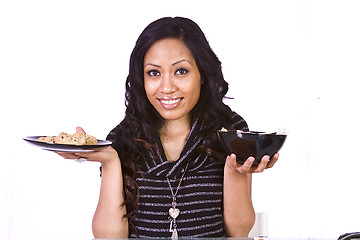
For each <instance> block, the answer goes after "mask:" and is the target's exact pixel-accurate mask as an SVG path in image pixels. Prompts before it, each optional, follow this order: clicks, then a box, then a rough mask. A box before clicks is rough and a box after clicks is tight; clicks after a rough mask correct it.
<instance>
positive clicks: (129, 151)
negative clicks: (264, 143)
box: [61, 17, 278, 238]
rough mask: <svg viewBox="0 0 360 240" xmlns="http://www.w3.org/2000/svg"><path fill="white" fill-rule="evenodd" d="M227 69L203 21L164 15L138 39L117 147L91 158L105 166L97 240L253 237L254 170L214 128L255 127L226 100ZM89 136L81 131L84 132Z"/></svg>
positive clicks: (114, 136)
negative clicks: (200, 24) (226, 145)
mask: <svg viewBox="0 0 360 240" xmlns="http://www.w3.org/2000/svg"><path fill="white" fill-rule="evenodd" d="M227 90H228V84H227V82H226V81H225V80H224V78H223V74H222V70H221V63H220V61H219V60H218V58H217V57H216V55H215V54H214V52H213V51H212V49H211V48H210V46H209V44H208V42H207V40H206V38H205V36H204V34H203V32H202V31H201V29H200V28H199V27H198V25H197V24H196V23H194V22H193V21H191V20H189V19H186V18H180V17H176V18H169V17H168V18H162V19H159V20H156V21H154V22H152V23H151V24H150V25H149V26H147V27H146V28H145V29H144V31H143V32H142V33H141V35H140V36H139V38H138V40H137V42H136V45H135V47H134V49H133V52H132V54H131V58H130V66H129V75H128V77H127V80H126V107H127V108H126V115H125V118H124V120H123V121H122V122H121V123H120V124H119V125H118V126H117V127H115V128H114V129H113V130H112V131H111V132H110V134H109V136H108V139H109V140H111V141H113V144H112V147H108V148H104V149H101V150H99V151H96V152H92V153H81V154H80V153H79V154H66V153H61V155H62V156H63V157H65V158H78V157H80V156H81V157H86V158H87V159H88V160H89V161H98V162H101V165H102V179H101V189H100V197H99V203H98V206H97V209H96V212H95V214H94V218H93V233H94V236H95V237H96V238H124V237H128V236H130V237H149V238H152V237H157V238H158V237H165V238H166V237H167V238H169V237H172V238H177V237H178V236H179V237H224V236H228V237H245V236H247V235H248V233H249V231H250V230H251V228H252V226H253V224H254V219H255V215H254V209H253V206H252V201H251V174H250V173H253V172H262V171H264V169H265V168H269V167H272V166H273V165H274V164H275V162H276V160H277V158H278V154H276V155H275V156H274V157H273V159H271V160H270V159H269V156H265V157H263V159H262V161H261V163H260V164H259V165H258V166H256V167H255V166H252V163H253V161H254V158H252V157H250V158H249V159H247V161H246V162H245V163H244V164H239V163H237V162H236V156H235V155H234V154H231V155H230V156H225V154H224V152H223V150H222V148H221V144H220V143H219V141H218V138H217V136H216V131H217V130H219V129H221V128H222V127H225V128H227V129H241V130H248V127H247V124H246V122H245V121H244V120H243V119H242V118H241V117H240V116H239V115H237V114H236V113H234V112H232V111H231V109H230V108H229V107H228V106H227V105H225V104H224V103H223V102H222V100H223V98H224V97H225V94H226V93H227ZM77 131H78V132H82V131H83V130H82V129H81V128H78V129H77Z"/></svg>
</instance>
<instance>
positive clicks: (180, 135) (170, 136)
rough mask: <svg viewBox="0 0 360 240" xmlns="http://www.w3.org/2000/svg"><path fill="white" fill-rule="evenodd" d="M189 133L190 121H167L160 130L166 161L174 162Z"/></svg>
mask: <svg viewBox="0 0 360 240" xmlns="http://www.w3.org/2000/svg"><path fill="white" fill-rule="evenodd" d="M189 132H190V121H168V122H167V123H166V124H165V125H164V126H163V127H162V128H161V130H160V139H161V143H162V146H163V149H164V152H165V155H166V158H167V160H168V161H176V160H177V159H178V158H179V157H180V154H181V152H182V150H183V148H184V145H185V142H186V139H187V137H188V135H189Z"/></svg>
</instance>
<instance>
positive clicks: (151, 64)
mask: <svg viewBox="0 0 360 240" xmlns="http://www.w3.org/2000/svg"><path fill="white" fill-rule="evenodd" d="M147 65H150V66H153V67H158V68H160V67H161V66H160V65H156V64H153V63H147V64H145V65H144V68H145V67H146V66H147Z"/></svg>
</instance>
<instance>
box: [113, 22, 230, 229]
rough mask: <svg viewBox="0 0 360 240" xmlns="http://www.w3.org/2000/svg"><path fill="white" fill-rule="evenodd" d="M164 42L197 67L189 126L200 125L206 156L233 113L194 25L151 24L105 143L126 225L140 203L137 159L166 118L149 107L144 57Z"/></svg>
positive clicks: (211, 56)
mask: <svg viewBox="0 0 360 240" xmlns="http://www.w3.org/2000/svg"><path fill="white" fill-rule="evenodd" d="M165 38H176V39H179V40H181V41H183V43H184V44H185V45H186V46H187V47H188V48H189V50H190V52H191V53H192V55H193V57H194V59H195V61H196V64H197V66H198V69H199V72H200V75H201V80H202V82H203V84H202V86H201V90H200V98H199V101H198V103H197V104H196V106H195V107H194V108H193V109H192V110H191V118H192V121H193V120H194V119H195V118H197V119H198V120H200V122H201V126H202V127H201V129H200V132H199V135H200V136H201V137H202V138H203V139H204V140H205V141H204V144H203V145H205V147H204V148H203V149H205V151H206V152H207V154H210V152H211V151H209V149H210V150H211V149H214V150H215V151H216V150H217V148H218V147H219V146H218V144H217V143H218V142H217V141H218V140H217V138H216V133H215V132H216V130H218V129H220V128H221V127H222V126H223V127H229V125H230V122H231V115H232V112H231V109H230V108H229V107H228V106H227V105H225V104H224V103H223V101H222V100H223V98H224V97H225V95H226V93H227V91H228V83H227V82H226V81H225V80H224V77H223V73H222V69H221V62H220V61H219V59H218V58H217V56H216V55H215V53H214V52H213V50H212V49H211V47H210V45H209V43H208V41H207V39H206V37H205V35H204V33H203V32H202V30H201V29H200V27H199V26H198V25H197V24H196V23H195V22H194V21H192V20H190V19H187V18H182V17H174V18H172V17H165V18H161V19H158V20H156V21H154V22H152V23H150V24H149V25H148V26H147V27H146V28H145V29H144V31H143V32H142V33H141V34H140V36H139V38H138V40H137V41H136V45H135V47H134V49H133V51H132V54H131V57H130V64H129V75H128V77H127V79H126V85H125V86H126V93H125V99H126V101H125V104H126V111H125V118H124V119H123V121H122V122H121V123H120V124H119V125H118V126H117V127H116V128H114V129H113V130H112V131H111V132H110V134H109V136H108V139H110V140H112V141H113V147H114V148H115V149H116V150H117V152H118V154H119V157H120V159H121V164H122V170H123V178H124V192H125V202H124V204H125V205H126V209H127V215H126V217H128V219H129V223H130V224H131V221H132V220H133V219H134V217H135V214H136V210H137V204H138V200H139V191H138V185H137V183H136V177H137V174H138V170H139V165H141V159H143V158H145V157H149V150H150V151H151V150H152V149H153V145H152V143H154V141H155V139H157V138H158V137H159V130H160V128H161V127H162V126H163V124H164V123H165V119H163V118H162V117H161V115H160V114H159V113H158V112H157V111H156V110H155V108H154V107H153V106H152V105H151V103H150V102H149V100H148V98H147V96H146V92H145V88H144V69H143V68H144V62H143V61H144V56H145V54H146V52H147V50H148V49H149V48H150V47H151V46H152V45H153V44H154V43H155V42H156V41H159V40H162V39H165Z"/></svg>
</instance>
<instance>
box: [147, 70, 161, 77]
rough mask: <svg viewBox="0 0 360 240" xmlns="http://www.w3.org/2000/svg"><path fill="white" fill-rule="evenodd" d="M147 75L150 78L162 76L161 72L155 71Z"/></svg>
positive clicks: (148, 72)
mask: <svg viewBox="0 0 360 240" xmlns="http://www.w3.org/2000/svg"><path fill="white" fill-rule="evenodd" d="M147 74H148V75H149V76H150V77H155V76H160V72H159V71H158V70H154V69H152V70H150V71H147Z"/></svg>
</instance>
